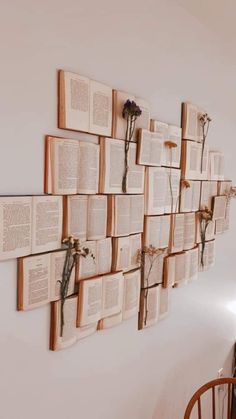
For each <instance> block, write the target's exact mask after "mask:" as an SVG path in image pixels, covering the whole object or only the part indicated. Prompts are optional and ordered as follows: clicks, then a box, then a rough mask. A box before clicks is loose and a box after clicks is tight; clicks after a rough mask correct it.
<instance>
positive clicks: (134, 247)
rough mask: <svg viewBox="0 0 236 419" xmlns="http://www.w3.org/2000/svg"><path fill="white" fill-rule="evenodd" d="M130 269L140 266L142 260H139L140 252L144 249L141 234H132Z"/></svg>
mask: <svg viewBox="0 0 236 419" xmlns="http://www.w3.org/2000/svg"><path fill="white" fill-rule="evenodd" d="M129 239H130V249H131V252H130V253H131V259H130V270H131V269H136V268H139V267H140V261H139V260H138V256H139V253H140V251H141V249H142V240H141V234H133V235H131V236H130V238H129Z"/></svg>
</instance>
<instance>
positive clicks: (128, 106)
mask: <svg viewBox="0 0 236 419" xmlns="http://www.w3.org/2000/svg"><path fill="white" fill-rule="evenodd" d="M141 113H142V111H141V109H140V107H139V106H138V105H137V104H136V103H135V102H134V101H133V100H132V101H131V100H129V99H128V100H127V101H126V102H125V104H124V107H123V111H122V117H123V118H124V119H128V118H129V117H136V118H137V117H138V116H140V115H141Z"/></svg>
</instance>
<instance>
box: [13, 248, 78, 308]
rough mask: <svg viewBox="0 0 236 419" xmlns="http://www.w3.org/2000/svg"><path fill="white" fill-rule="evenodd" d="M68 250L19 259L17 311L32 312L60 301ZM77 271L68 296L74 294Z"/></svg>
mask: <svg viewBox="0 0 236 419" xmlns="http://www.w3.org/2000/svg"><path fill="white" fill-rule="evenodd" d="M65 258H66V250H60V251H55V252H51V253H41V254H38V255H35V256H27V257H22V258H19V259H18V264H17V309H18V310H30V309H32V308H36V307H39V306H41V305H44V304H47V303H49V301H56V300H59V299H60V282H59V281H61V280H62V273H63V268H64V263H65ZM75 275H76V272H75V269H73V271H72V273H71V277H70V282H69V288H68V293H67V295H71V294H73V293H74V288H75V279H76V278H75Z"/></svg>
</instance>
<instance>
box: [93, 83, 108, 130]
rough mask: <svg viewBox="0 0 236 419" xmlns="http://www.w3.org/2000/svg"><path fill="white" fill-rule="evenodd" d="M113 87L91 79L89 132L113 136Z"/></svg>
mask: <svg viewBox="0 0 236 419" xmlns="http://www.w3.org/2000/svg"><path fill="white" fill-rule="evenodd" d="M111 123H112V89H111V88H110V87H108V86H106V85H105V84H102V83H99V82H97V81H94V80H91V81H90V123H89V132H91V133H93V134H97V135H104V136H107V137H110V136H111Z"/></svg>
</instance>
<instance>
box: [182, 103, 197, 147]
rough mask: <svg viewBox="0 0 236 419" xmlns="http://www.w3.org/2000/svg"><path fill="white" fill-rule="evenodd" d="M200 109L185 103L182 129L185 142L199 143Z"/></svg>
mask: <svg viewBox="0 0 236 419" xmlns="http://www.w3.org/2000/svg"><path fill="white" fill-rule="evenodd" d="M197 123H198V108H197V107H196V106H195V105H192V104H191V103H183V113H182V128H183V138H184V139H185V140H194V141H198V133H197Z"/></svg>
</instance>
